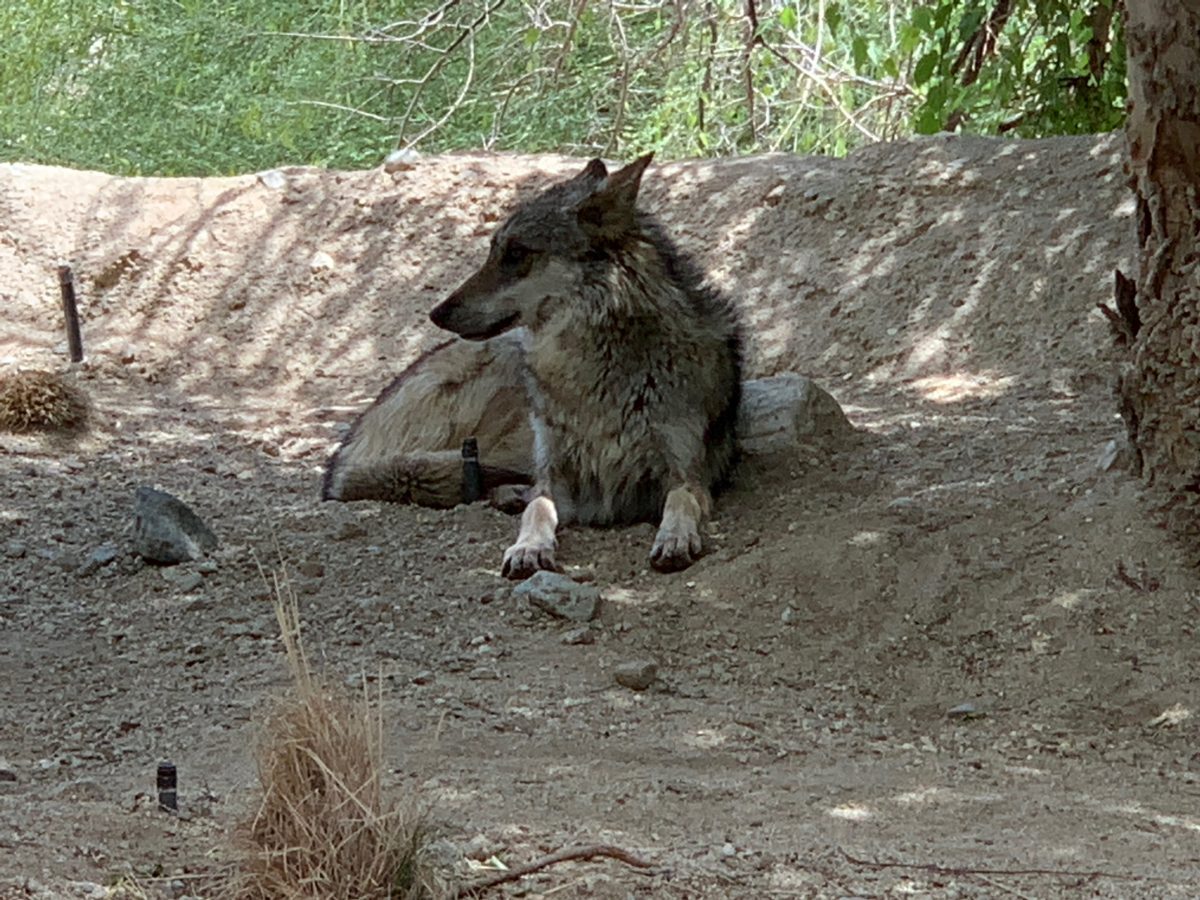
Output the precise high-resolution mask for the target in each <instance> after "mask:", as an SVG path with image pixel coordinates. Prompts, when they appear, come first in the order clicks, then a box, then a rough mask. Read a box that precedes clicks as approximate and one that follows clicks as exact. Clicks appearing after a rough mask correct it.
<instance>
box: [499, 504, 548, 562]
mask: <svg viewBox="0 0 1200 900" xmlns="http://www.w3.org/2000/svg"><path fill="white" fill-rule="evenodd" d="M556 528H558V510H556V509H555V508H554V500H553V499H551V497H550V494H549V492H547V491H538V490H537V489H536V488H535V490H534V498H533V499H532V500H530V501H529V505H528V506H526V507H525V512H523V513H522V514H521V530H520V532H519V533H518V534H517V542H516V543H515V544H513V545H512V546H511V547H509V548H508V549H507V550H506V551H504V565H503V567H502V568H501V570H500V574H502V575H503V576H504V577H505V578H512V579H513V580H519V579H522V578H528V577H529V576H530V575H532V574H533V573H534V572H536V571H538V570H539V569H550V570H551V571H557V570H558V566H557V565H556V564H555V562H554V548H555V547H556V546H557V543H558V542H557V541H556V540H555V538H554V530H555V529H556Z"/></svg>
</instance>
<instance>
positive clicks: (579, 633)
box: [562, 626, 596, 645]
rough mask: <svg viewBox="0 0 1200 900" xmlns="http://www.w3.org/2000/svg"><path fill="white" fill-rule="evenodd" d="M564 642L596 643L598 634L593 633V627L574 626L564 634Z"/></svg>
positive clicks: (570, 643) (569, 643) (568, 643)
mask: <svg viewBox="0 0 1200 900" xmlns="http://www.w3.org/2000/svg"><path fill="white" fill-rule="evenodd" d="M562 642H563V643H564V644H567V645H574V644H594V643H595V642H596V635H595V634H593V633H592V629H590V628H587V627H586V626H585V627H583V628H572V629H571V630H570V631H568V632H566V633H564V634H563V636H562Z"/></svg>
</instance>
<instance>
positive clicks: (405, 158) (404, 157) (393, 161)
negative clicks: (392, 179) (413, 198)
mask: <svg viewBox="0 0 1200 900" xmlns="http://www.w3.org/2000/svg"><path fill="white" fill-rule="evenodd" d="M420 158H421V154H420V152H418V151H416V150H413V149H412V148H411V147H408V148H405V149H404V150H393V151H392V152H391V153H389V154H388V155H387V157H386V158H385V159H384V161H383V171H385V172H387V173H388V174H391V173H393V172H404V171H407V170H408V169H411V168H412V167H413V166H414V165H415V164H416V162H417V160H419V159H420Z"/></svg>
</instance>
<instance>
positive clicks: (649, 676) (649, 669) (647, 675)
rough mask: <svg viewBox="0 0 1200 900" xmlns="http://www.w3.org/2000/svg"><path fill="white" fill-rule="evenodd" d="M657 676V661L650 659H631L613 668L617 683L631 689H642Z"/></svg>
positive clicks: (648, 685) (650, 683) (652, 682)
mask: <svg viewBox="0 0 1200 900" xmlns="http://www.w3.org/2000/svg"><path fill="white" fill-rule="evenodd" d="M657 677H658V663H656V662H654V661H653V660H650V659H631V660H629V661H627V662H623V663H620V664H619V665H617V666H616V667H615V668H614V669H613V678H614V679H616V682H617V684H619V685H621V686H622V687H627V688H629V689H630V690H631V691H644V690H646V688H648V687H650V685H652V684H654V679H656V678H657Z"/></svg>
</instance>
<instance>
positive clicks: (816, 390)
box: [738, 372, 855, 456]
mask: <svg viewBox="0 0 1200 900" xmlns="http://www.w3.org/2000/svg"><path fill="white" fill-rule="evenodd" d="M854 433H855V432H854V426H853V425H851V424H850V422H849V420H848V419H847V418H846V414H845V413H844V412H842V408H841V406H839V405H838V402H837V401H836V400H834V399H833V397H832V396H830V394H829V392H828V391H826V390H825V389H824V388H821V387H818V386H817V384H816V383H815V382H813V381H812V380H811V379H809V378H805V377H804V376H803V375H798V374H796V373H795V372H788V373H785V374H783V375H774V376H772V377H770V378H752V379H750V380H749V381H746V382H744V383H743V384H742V401H741V405H740V406H739V407H738V444H739V446H740V448H741V450H742V451H743V452H744V453H746V454H748V455H750V456H767V455H770V454H773V453H786V452H793V451H794V450H795V448H796V447H797V446H798V445H810V446H811V445H814V444H817V445H823V446H832V447H836V446H841V445H844V444H845V443H846V442H847V441H849V440H850V439H851V438H852V437H853V435H854Z"/></svg>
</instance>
